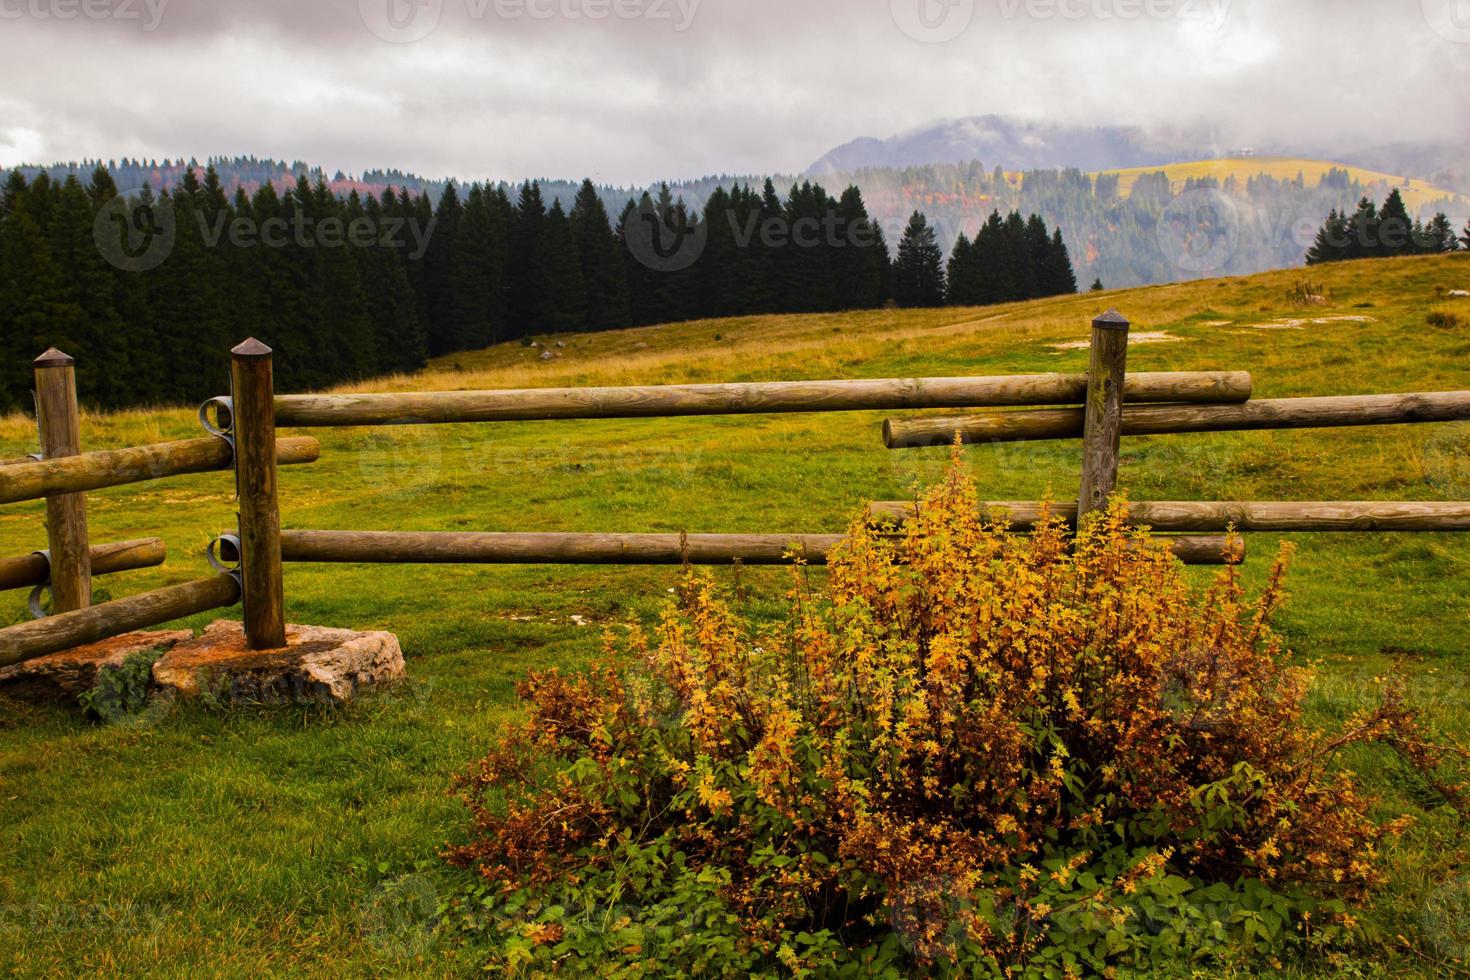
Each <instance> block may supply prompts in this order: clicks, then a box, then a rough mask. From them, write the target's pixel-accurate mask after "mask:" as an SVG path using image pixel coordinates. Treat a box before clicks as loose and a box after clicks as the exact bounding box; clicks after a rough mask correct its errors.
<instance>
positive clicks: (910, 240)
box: [893, 211, 944, 308]
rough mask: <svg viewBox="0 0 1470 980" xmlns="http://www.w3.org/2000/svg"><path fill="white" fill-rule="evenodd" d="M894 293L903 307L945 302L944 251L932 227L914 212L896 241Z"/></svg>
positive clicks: (926, 305) (935, 304)
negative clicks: (899, 238) (940, 247)
mask: <svg viewBox="0 0 1470 980" xmlns="http://www.w3.org/2000/svg"><path fill="white" fill-rule="evenodd" d="M893 294H894V299H895V300H897V301H898V305H899V306H902V307H906V308H912V307H928V306H943V305H944V253H943V252H941V251H940V250H939V244H938V242H937V241H935V238H934V229H933V228H930V227H929V222H928V221H927V220H926V219H925V218H924V216H923V215H922V214H920V213H919V212H918V211H915V212H914V214H913V217H911V218H910V219H909V224H908V227H907V228H906V229H905V230H904V233H903V240H902V241H900V242H899V244H898V259H897V260H896V261H895V262H894V264H893Z"/></svg>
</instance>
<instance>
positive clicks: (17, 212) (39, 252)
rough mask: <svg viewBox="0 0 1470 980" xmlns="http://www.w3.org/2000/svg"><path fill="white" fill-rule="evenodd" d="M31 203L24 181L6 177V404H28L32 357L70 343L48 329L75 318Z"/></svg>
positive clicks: (1, 389) (0, 393)
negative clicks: (9, 179) (48, 349)
mask: <svg viewBox="0 0 1470 980" xmlns="http://www.w3.org/2000/svg"><path fill="white" fill-rule="evenodd" d="M17 176H18V175H17ZM32 186H34V185H32ZM33 204H34V200H33V198H32V196H31V194H30V193H29V189H28V188H27V187H26V186H25V182H24V181H17V180H12V181H10V182H9V183H7V185H6V191H5V202H4V208H5V218H4V221H3V223H0V225H3V228H4V234H3V235H0V337H3V338H4V341H5V347H6V348H7V349H6V356H5V357H3V358H0V372H3V374H0V402H3V404H4V405H5V407H6V408H7V409H9V410H14V409H20V408H25V409H29V408H31V395H30V392H31V360H32V359H33V358H35V357H36V356H37V355H38V354H40V353H41V352H42V351H43V350H45V349H46V348H47V347H51V346H58V347H61V346H62V345H63V344H67V345H70V346H74V344H73V343H72V341H71V339H69V338H66V337H58V336H57V335H56V333H55V332H54V330H53V327H54V325H55V324H57V323H60V322H69V321H74V313H73V310H72V309H70V308H69V304H68V301H67V288H66V283H65V281H64V279H63V276H62V272H61V270H60V269H59V268H57V265H56V262H55V260H54V259H53V258H52V256H51V248H50V246H49V244H48V243H47V241H46V235H45V232H44V231H43V230H42V226H41V224H40V222H39V221H37V220H36V218H35V217H34V216H33V214H32V206H33ZM58 341H59V342H58ZM63 349H65V348H64V347H63ZM32 351H34V352H35V353H30V352H32ZM13 352H14V353H13ZM16 353H19V354H20V356H15V354H16Z"/></svg>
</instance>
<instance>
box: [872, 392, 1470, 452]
mask: <svg viewBox="0 0 1470 980" xmlns="http://www.w3.org/2000/svg"><path fill="white" fill-rule="evenodd" d="M1083 418H1084V415H1083V410H1082V409H1080V408H1076V409H1073V408H1057V409H1044V410H1041V411H1034V412H983V413H976V414H973V415H966V416H961V417H956V418H927V419H889V420H888V421H887V422H885V423H884V424H883V442H884V443H885V444H886V445H887V446H888V448H889V449H921V448H924V447H929V446H947V445H950V444H952V443H953V442H954V440H955V437H956V436H958V437H959V439H960V441H962V442H964V443H967V444H983V443H989V442H1029V441H1035V440H1042V439H1076V438H1079V437H1081V435H1082V427H1083ZM1464 419H1470V391H1445V392H1431V393H1420V394H1407V395H1347V396H1341V397H1333V398H1274V399H1262V400H1258V401H1251V402H1246V403H1244V404H1241V405H1145V406H1139V407H1133V408H1127V409H1124V411H1123V435H1125V436H1151V435H1168V434H1173V433H1182V432H1237V431H1249V430H1257V429H1314V428H1332V427H1337V426H1354V425H1401V424H1405V423H1409V422H1457V421H1462V420H1464Z"/></svg>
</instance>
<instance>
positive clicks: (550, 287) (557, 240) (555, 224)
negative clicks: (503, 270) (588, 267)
mask: <svg viewBox="0 0 1470 980" xmlns="http://www.w3.org/2000/svg"><path fill="white" fill-rule="evenodd" d="M536 259H537V261H536V264H535V265H534V266H533V267H532V273H531V275H532V279H533V282H534V284H535V288H536V323H537V324H538V326H539V329H543V330H552V331H556V332H558V333H565V332H567V331H575V330H581V329H583V327H585V326H586V323H587V294H586V293H585V291H584V290H583V287H582V267H581V263H580V262H579V260H578V257H577V243H576V242H575V241H574V240H573V238H572V226H571V223H570V222H569V221H568V220H567V214H566V212H565V211H563V210H562V206H561V201H555V202H553V203H552V205H551V210H550V211H548V212H547V213H546V225H545V229H544V233H543V235H542V238H541V243H540V248H539V249H538V250H537V255H536Z"/></svg>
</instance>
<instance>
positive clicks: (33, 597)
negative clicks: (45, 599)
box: [26, 548, 51, 619]
mask: <svg viewBox="0 0 1470 980" xmlns="http://www.w3.org/2000/svg"><path fill="white" fill-rule="evenodd" d="M35 554H38V555H40V556H41V557H42V558H43V559H45V561H46V579H45V581H43V582H42V583H41V584H40V585H38V586H36V587H35V588H34V589H32V590H31V594H30V597H29V598H28V599H27V600H26V606H27V607H29V609H30V611H31V618H32V619H45V618H46V610H45V609H44V608H43V607H42V606H41V595H42V593H47V592H50V591H51V551H50V549H48V548H42V549H41V550H40V551H37V552H35Z"/></svg>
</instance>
